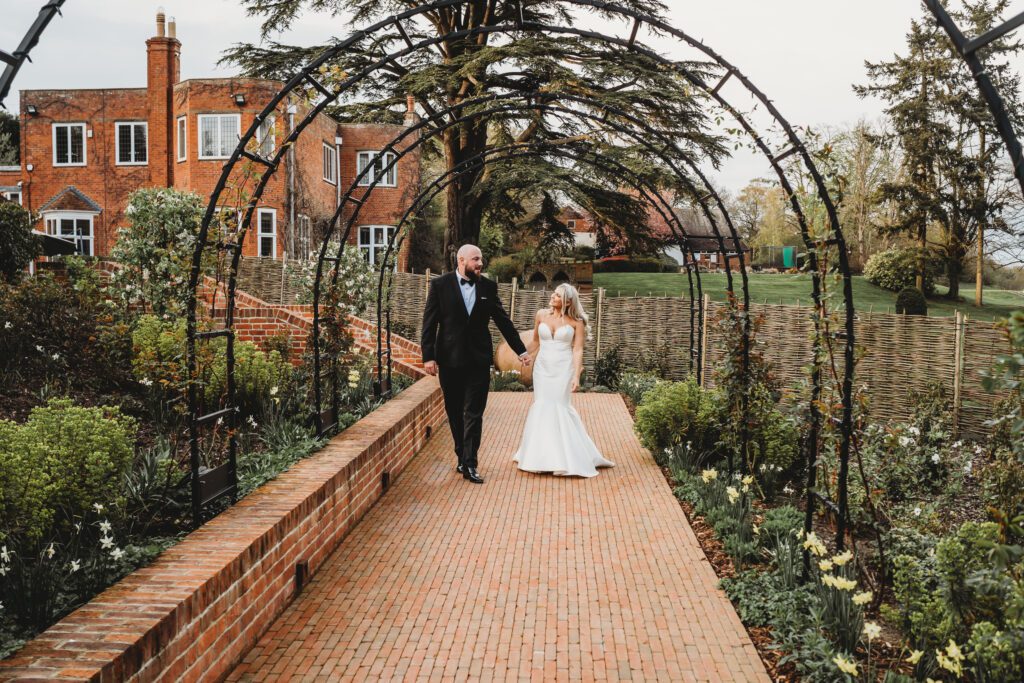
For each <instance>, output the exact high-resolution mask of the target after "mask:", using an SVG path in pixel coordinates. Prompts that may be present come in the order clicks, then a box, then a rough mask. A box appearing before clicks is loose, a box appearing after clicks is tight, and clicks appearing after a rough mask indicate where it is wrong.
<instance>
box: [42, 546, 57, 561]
mask: <svg viewBox="0 0 1024 683" xmlns="http://www.w3.org/2000/svg"><path fill="white" fill-rule="evenodd" d="M43 552H45V553H46V559H48V560H52V559H53V556H54V555H56V554H57V551H56V550H54V549H53V544H52V543H51V544H50V545H49V546H48V547H47V548H46V550H45V551H43Z"/></svg>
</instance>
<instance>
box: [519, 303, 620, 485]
mask: <svg viewBox="0 0 1024 683" xmlns="http://www.w3.org/2000/svg"><path fill="white" fill-rule="evenodd" d="M548 305H549V306H550V308H545V309H541V310H539V311H537V315H536V317H535V318H534V321H533V344H534V345H536V344H538V343H539V344H540V352H539V353H538V354H537V359H536V361H535V362H534V366H533V405H532V406H530V412H529V413H528V414H527V416H526V428H525V429H524V430H523V438H522V441H521V442H520V444H519V450H518V451H516V454H515V455H514V456H513V458H512V459H513V460H515V461H516V462H518V463H519V469H521V470H524V471H526V472H551V473H553V474H557V475H562V476H579V477H594V476H597V468H598V467H612V466H614V464H615V463H613V462H611V461H609V460H605V459H604V457H602V456H601V453H600V452H599V451H598V450H597V446H595V445H594V442H593V440H591V438H590V435H588V434H587V430H586V429H584V428H583V422H582V421H581V420H580V416H579V413H577V412H576V409H575V408H573V407H572V403H571V402H570V395H571V394H572V392H574V391H576V390H577V389H578V388H579V385H580V373H581V372H582V371H583V342H584V340H585V339H586V337H587V331H588V318H587V314H586V313H584V312H583V305H582V304H581V303H580V296H579V293H578V292H577V291H576V288H575V287H573V286H572V285H570V284H567V283H566V284H561V285H559V286H558V288H556V289H555V291H554V292H553V293H552V294H551V299H550V301H549V302H548Z"/></svg>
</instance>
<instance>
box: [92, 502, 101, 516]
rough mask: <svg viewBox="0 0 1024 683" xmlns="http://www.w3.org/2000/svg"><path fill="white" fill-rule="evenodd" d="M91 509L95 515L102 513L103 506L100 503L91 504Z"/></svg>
mask: <svg viewBox="0 0 1024 683" xmlns="http://www.w3.org/2000/svg"><path fill="white" fill-rule="evenodd" d="M92 509H93V510H95V511H96V514H99V513H101V512H103V506H102V505H101V504H100V503H93V504H92Z"/></svg>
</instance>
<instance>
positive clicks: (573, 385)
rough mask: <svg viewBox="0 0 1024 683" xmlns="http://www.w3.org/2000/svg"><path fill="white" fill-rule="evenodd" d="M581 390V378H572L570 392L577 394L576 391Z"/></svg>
mask: <svg viewBox="0 0 1024 683" xmlns="http://www.w3.org/2000/svg"><path fill="white" fill-rule="evenodd" d="M579 388H580V378H579V377H573V378H572V382H570V383H569V391H570V392H572V393H574V394H575V393H576V390H577V389H579Z"/></svg>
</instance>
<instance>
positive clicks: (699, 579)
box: [228, 394, 768, 681]
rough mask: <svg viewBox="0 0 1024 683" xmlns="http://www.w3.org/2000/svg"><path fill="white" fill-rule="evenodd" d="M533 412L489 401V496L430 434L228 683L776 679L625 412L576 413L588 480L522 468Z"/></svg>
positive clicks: (612, 407) (602, 404)
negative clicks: (516, 455) (588, 443)
mask: <svg viewBox="0 0 1024 683" xmlns="http://www.w3.org/2000/svg"><path fill="white" fill-rule="evenodd" d="M529 401H530V395H529V394H495V395H493V396H492V397H491V399H490V401H489V404H488V409H487V415H486V419H485V433H484V444H483V448H482V450H481V454H480V457H481V470H482V472H483V474H484V475H485V476H486V477H487V483H486V484H485V485H483V486H474V485H472V484H469V483H468V482H465V481H464V480H463V479H461V477H459V476H458V475H456V474H455V472H454V471H453V467H454V462H453V459H452V456H451V448H452V446H451V436H450V434H449V433H448V431H447V430H446V429H441V430H438V431H436V432H435V436H434V437H433V438H432V439H431V440H430V442H429V443H428V444H427V446H426V448H425V449H424V450H423V452H421V453H420V454H419V455H418V456H417V457H416V458H415V459H414V460H413V461H412V462H411V463H410V464H409V465H408V466H407V467H406V470H405V472H404V474H403V475H402V477H401V478H400V479H399V480H398V481H397V482H396V483H395V485H394V486H393V488H392V489H391V490H390V491H389V492H388V493H387V495H385V496H384V497H383V498H382V499H381V501H380V503H378V504H377V506H376V507H375V508H373V509H372V510H370V512H369V513H368V514H367V515H366V516H365V517H364V518H363V519H362V521H361V522H359V524H358V525H357V526H356V527H355V528H354V529H353V530H352V532H351V533H350V534H349V536H348V537H347V538H346V539H345V540H344V541H343V542H342V544H341V545H340V546H339V548H338V549H337V551H335V552H334V553H333V554H332V555H331V556H330V557H329V558H327V559H326V560H325V563H324V564H323V566H322V567H321V568H320V571H319V572H318V573H317V574H316V576H315V577H314V578H313V581H312V582H311V583H310V584H309V585H308V586H307V587H306V589H305V590H304V592H303V593H302V594H301V595H300V596H299V597H298V598H297V599H296V600H295V601H294V602H293V603H292V604H291V605H290V606H289V607H288V608H287V609H286V610H285V612H284V613H283V614H282V615H281V616H280V617H279V618H278V619H277V620H276V621H275V622H274V623H273V624H272V625H271V626H270V628H269V630H268V631H267V632H266V633H265V634H264V635H263V636H262V637H261V638H260V640H259V642H258V643H257V644H256V646H255V647H254V648H253V649H252V650H251V651H250V652H249V653H248V654H247V655H246V656H245V658H244V660H243V662H242V664H241V665H239V666H238V668H236V669H235V670H234V671H233V672H232V673H231V674H230V675H229V677H228V680H232V681H242V680H244V681H257V680H258V681H266V680H278V679H284V680H298V679H302V678H304V677H312V678H314V679H319V680H325V679H330V680H366V679H404V680H466V679H473V680H476V679H479V680H537V681H552V680H556V681H561V680H671V681H680V680H683V681H722V680H730V681H767V680H768V676H767V675H766V674H765V673H764V667H763V666H762V664H761V661H760V659H759V657H758V655H757V652H756V650H755V649H754V647H753V644H752V643H751V642H750V640H749V638H748V636H747V634H746V631H745V630H744V629H743V626H742V624H741V623H740V621H739V618H738V617H737V616H736V613H735V612H734V610H733V608H732V605H731V604H730V603H729V601H728V599H727V598H726V597H725V595H724V594H723V593H722V591H721V590H719V589H718V587H717V586H718V580H717V578H716V576H715V574H714V571H713V570H712V569H711V567H710V565H709V564H708V563H707V561H706V560H705V558H704V555H703V553H702V552H701V550H700V546H699V545H698V544H697V540H696V538H695V537H694V535H693V532H692V530H691V529H690V528H689V526H688V524H687V521H686V518H685V516H684V515H683V514H682V512H681V510H680V509H679V506H678V504H677V503H676V501H675V499H674V498H673V497H672V493H671V491H670V490H669V488H668V486H667V485H666V484H665V481H664V478H663V477H662V475H661V472H660V471H659V469H658V467H657V465H656V464H655V463H654V462H653V460H652V459H651V457H650V455H649V454H648V453H647V452H646V451H645V450H644V449H643V448H642V447H641V446H640V444H639V442H638V441H637V439H636V437H635V436H634V435H633V431H632V423H631V420H630V417H629V413H628V412H627V411H626V408H625V405H624V404H623V403H622V400H621V398H619V397H618V396H610V395H599V394H582V395H578V396H577V397H576V398H575V401H576V404H577V407H578V408H579V410H580V413H581V415H582V417H583V420H584V422H585V423H586V424H587V427H588V429H589V430H590V432H591V435H592V436H593V437H594V439H595V441H596V442H597V444H598V446H599V448H601V449H602V451H603V452H604V453H606V454H607V455H608V456H609V457H610V458H611V459H612V460H614V461H615V462H616V463H617V466H616V467H615V468H613V469H610V470H605V471H603V472H602V474H601V475H600V476H599V477H597V478H595V479H589V480H584V479H562V478H555V477H549V476H544V475H533V474H527V473H524V472H520V471H518V470H517V469H516V468H515V464H514V463H513V462H512V461H511V459H510V458H511V454H512V453H513V452H514V450H515V447H516V445H517V441H518V438H519V435H520V433H521V430H522V426H523V421H524V419H525V414H526V410H527V408H528V406H529Z"/></svg>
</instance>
